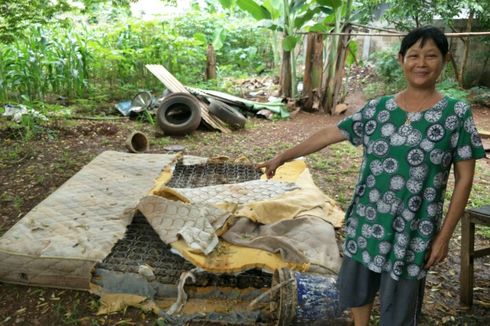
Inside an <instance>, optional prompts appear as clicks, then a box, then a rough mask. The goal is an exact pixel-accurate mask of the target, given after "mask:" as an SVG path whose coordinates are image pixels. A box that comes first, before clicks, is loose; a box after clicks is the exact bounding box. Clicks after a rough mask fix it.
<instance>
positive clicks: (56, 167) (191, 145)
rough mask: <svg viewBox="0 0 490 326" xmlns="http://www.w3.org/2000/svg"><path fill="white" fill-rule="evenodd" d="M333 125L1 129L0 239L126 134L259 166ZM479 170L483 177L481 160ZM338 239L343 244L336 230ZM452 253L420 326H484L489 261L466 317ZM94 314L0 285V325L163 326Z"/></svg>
mask: <svg viewBox="0 0 490 326" xmlns="http://www.w3.org/2000/svg"><path fill="white" fill-rule="evenodd" d="M349 101H350V103H351V104H352V105H351V108H352V109H350V110H353V108H354V107H358V105H359V104H360V103H362V98H359V97H354V98H350V99H348V102H349ZM474 115H475V120H476V121H477V125H478V127H479V128H481V129H485V130H490V109H488V108H480V107H475V108H474ZM340 118H341V117H330V116H326V115H323V114H319V113H314V114H313V113H305V112H299V113H298V114H296V115H294V116H293V117H292V118H291V119H289V120H284V121H268V120H263V119H258V118H250V119H249V120H250V121H249V122H248V123H247V127H246V128H245V129H243V130H239V131H234V132H233V133H230V134H222V133H219V132H213V131H209V130H206V129H200V130H198V131H196V132H195V133H194V134H193V135H192V136H186V137H181V138H170V137H157V135H156V134H155V132H154V127H153V126H151V125H150V124H147V123H141V122H138V121H137V120H128V119H115V120H104V121H92V120H68V121H67V120H58V121H56V120H54V121H52V122H51V123H50V124H49V126H47V127H45V130H43V131H42V132H41V133H40V135H41V136H40V137H38V138H36V139H34V140H30V141H28V142H27V143H25V142H22V141H21V140H19V138H18V137H17V136H16V134H15V130H12V129H11V128H9V129H5V128H0V154H1V156H0V157H1V161H0V204H1V208H0V235H1V234H3V233H5V232H6V231H7V230H8V229H9V228H10V227H12V226H13V225H14V224H15V223H16V222H17V221H19V220H20V219H21V218H22V217H23V216H24V215H25V214H26V213H27V212H29V211H30V210H31V209H32V208H33V207H34V206H36V205H37V204H38V203H39V202H41V201H42V200H43V199H44V198H46V197H47V196H49V194H50V193H52V192H53V191H54V190H56V189H57V188H58V187H59V186H61V185H62V184H63V183H64V182H65V181H66V180H67V179H68V178H70V177H71V176H72V175H74V174H75V173H76V172H77V171H79V170H80V169H81V168H82V167H83V166H84V165H85V164H87V163H88V162H90V161H91V160H92V159H93V158H94V157H95V156H97V155H98V154H100V153H101V152H103V151H106V150H116V151H127V150H126V148H125V145H124V143H125V140H126V137H127V136H128V135H129V133H130V132H131V131H133V130H140V131H143V132H145V133H146V134H147V135H148V137H149V139H150V152H151V153H165V152H166V148H168V146H169V145H182V146H184V147H185V149H186V150H185V153H186V154H192V155H199V156H215V155H227V156H230V157H236V156H239V155H240V154H244V155H246V156H248V157H249V158H251V159H252V160H253V161H261V160H264V159H267V158H270V157H271V156H272V155H273V154H274V153H275V152H276V151H278V150H281V149H284V148H286V147H288V146H290V145H291V144H295V143H297V142H299V141H300V140H302V139H304V138H305V137H306V136H307V135H309V134H311V133H312V132H314V131H316V130H319V129H320V128H322V127H323V126H325V125H326V124H330V123H334V122H336V121H337V120H338V119H340ZM0 123H1V121H0ZM330 154H332V152H331V150H330V149H327V150H323V151H322V152H320V153H319V154H318V155H319V158H320V159H322V160H326V161H328V160H329V157H330ZM135 155H137V154H135ZM340 164H341V166H340V169H342V168H343V167H353V168H354V170H356V169H357V168H358V166H359V164H360V158H359V159H356V160H354V161H353V162H341V163H340ZM479 164H480V166H481V167H482V168H484V169H490V160H488V159H487V160H486V161H485V162H480V163H479ZM311 170H312V173H313V175H314V178H315V182H316V183H317V185H318V186H319V187H320V188H321V189H322V190H323V191H324V192H325V193H327V194H328V195H330V196H332V197H333V198H337V197H338V192H339V190H338V185H339V184H341V185H342V186H343V188H342V191H343V192H345V193H346V195H345V196H346V197H347V198H348V197H349V196H350V195H351V194H352V189H353V188H354V185H355V181H356V174H355V172H354V173H348V174H343V175H341V179H340V180H339V179H338V178H329V174H332V173H333V171H328V170H326V169H324V168H321V167H320V165H316V167H312V169H311ZM477 183H481V184H483V185H485V184H486V185H487V187H488V185H490V179H489V178H488V177H484V178H480V177H478V176H477V177H476V179H475V184H477ZM487 189H488V188H487ZM488 196H490V193H489V194H488ZM341 206H343V208H344V209H345V208H346V201H344V202H341ZM338 233H339V238H342V230H339V231H338ZM477 244H478V245H485V244H486V245H489V241H488V240H484V239H483V238H482V237H481V236H477ZM459 250H460V234H459V230H458V231H456V234H455V236H454V237H453V240H452V242H451V248H450V255H449V257H448V259H446V261H445V262H444V263H442V264H440V265H438V266H437V267H436V268H434V269H433V270H432V271H431V272H430V274H429V277H428V280H427V291H426V297H425V305H424V308H423V324H424V325H436V324H439V325H440V324H446V325H485V324H487V325H488V324H490V291H489V288H490V272H489V270H490V268H489V267H490V257H488V256H487V257H486V258H482V259H478V260H476V263H475V275H476V279H475V294H474V298H475V304H474V306H473V308H472V309H471V310H467V309H463V308H462V307H461V306H460V305H459V281H458V277H459V262H460V258H459V257H460V256H459ZM98 308H99V301H98V298H97V297H96V296H94V295H91V294H89V293H87V292H82V291H73V290H63V289H49V288H37V287H28V286H20V285H11V284H4V283H1V282H0V325H62V324H74V325H141V324H149V325H153V324H158V325H161V324H162V322H161V321H159V320H158V318H157V317H156V316H154V315H152V314H151V313H145V312H143V311H140V310H137V309H133V308H129V309H127V310H125V311H124V312H120V313H116V314H112V315H109V316H107V315H102V316H97V315H96V312H97V310H98ZM376 320H377V319H376V316H375V317H373V325H375V324H376Z"/></svg>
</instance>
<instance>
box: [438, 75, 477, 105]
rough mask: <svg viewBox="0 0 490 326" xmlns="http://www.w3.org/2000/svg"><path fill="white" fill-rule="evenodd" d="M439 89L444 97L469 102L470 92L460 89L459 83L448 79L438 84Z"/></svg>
mask: <svg viewBox="0 0 490 326" xmlns="http://www.w3.org/2000/svg"><path fill="white" fill-rule="evenodd" d="M437 89H438V90H439V91H440V92H441V93H442V94H444V95H446V96H449V97H452V98H457V99H460V100H467V99H468V95H469V92H468V91H466V90H464V89H462V88H460V87H459V86H458V83H457V82H456V81H454V80H452V79H446V80H443V81H442V82H440V83H439V84H437Z"/></svg>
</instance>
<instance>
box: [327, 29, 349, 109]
mask: <svg viewBox="0 0 490 326" xmlns="http://www.w3.org/2000/svg"><path fill="white" fill-rule="evenodd" d="M351 30H352V29H351V27H350V25H346V26H345V27H344V29H343V30H342V32H344V33H350V32H351ZM349 40H350V36H348V35H343V36H342V38H341V39H340V44H339V47H338V54H337V67H336V70H335V76H334V83H335V84H334V91H333V99H332V109H331V110H330V112H331V113H335V106H336V105H337V104H338V102H339V101H340V97H341V92H342V82H343V79H344V75H345V59H346V58H347V51H348V46H349Z"/></svg>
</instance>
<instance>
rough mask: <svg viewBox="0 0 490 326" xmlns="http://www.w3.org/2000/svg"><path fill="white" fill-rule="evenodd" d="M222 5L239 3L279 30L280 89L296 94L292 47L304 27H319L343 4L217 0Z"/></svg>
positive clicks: (332, 0) (302, 0) (314, 0)
mask: <svg viewBox="0 0 490 326" xmlns="http://www.w3.org/2000/svg"><path fill="white" fill-rule="evenodd" d="M219 1H220V3H221V5H222V6H223V7H224V8H231V7H233V6H238V7H239V8H240V9H241V10H243V11H245V12H247V13H249V14H250V15H251V16H252V17H253V18H255V19H256V20H258V21H261V23H262V24H261V25H262V27H266V28H268V29H270V30H272V31H273V32H274V33H277V32H278V33H282V36H283V38H282V42H281V46H282V61H281V76H280V81H281V91H282V95H283V96H285V97H295V96H296V90H297V86H296V56H295V53H294V49H295V48H296V45H297V44H298V42H299V41H300V40H301V36H300V34H299V32H302V31H303V29H304V28H305V27H307V28H308V29H310V28H311V29H313V30H320V29H322V26H323V25H322V22H323V21H324V20H325V19H326V18H327V17H329V16H330V15H332V13H334V12H335V9H336V8H338V7H340V6H341V5H342V1H341V0H264V1H263V2H262V3H261V4H259V3H258V2H256V1H254V0H219Z"/></svg>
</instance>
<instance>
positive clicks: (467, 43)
mask: <svg viewBox="0 0 490 326" xmlns="http://www.w3.org/2000/svg"><path fill="white" fill-rule="evenodd" d="M472 22H473V10H470V14H469V16H468V20H467V21H466V32H471V24H472ZM463 43H464V52H463V60H462V61H461V66H460V69H459V76H460V78H461V85H460V86H461V87H464V86H465V82H464V75H465V72H466V64H467V63H468V54H469V52H470V38H469V37H467V38H466V40H463Z"/></svg>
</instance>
